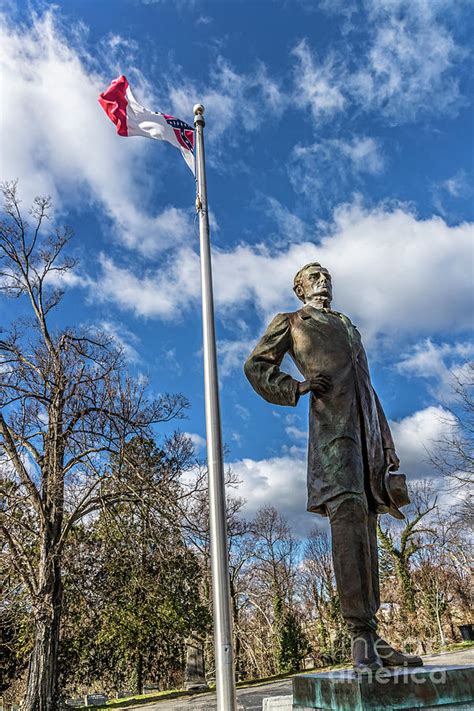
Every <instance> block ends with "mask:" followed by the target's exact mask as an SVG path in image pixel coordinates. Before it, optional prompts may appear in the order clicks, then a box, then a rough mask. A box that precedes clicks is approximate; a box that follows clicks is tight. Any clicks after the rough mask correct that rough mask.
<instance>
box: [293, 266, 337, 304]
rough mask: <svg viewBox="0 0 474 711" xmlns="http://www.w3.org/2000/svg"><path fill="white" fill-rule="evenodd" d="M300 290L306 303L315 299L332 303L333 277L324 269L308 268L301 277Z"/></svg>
mask: <svg viewBox="0 0 474 711" xmlns="http://www.w3.org/2000/svg"><path fill="white" fill-rule="evenodd" d="M299 290H301V296H302V297H303V300H304V302H305V303H308V301H314V300H315V299H324V300H326V299H327V300H328V301H332V284H331V275H330V274H329V272H328V270H327V269H325V268H324V267H316V266H314V267H313V266H311V267H308V269H306V270H305V271H304V272H303V274H302V275H301V285H300V287H299V289H298V291H299Z"/></svg>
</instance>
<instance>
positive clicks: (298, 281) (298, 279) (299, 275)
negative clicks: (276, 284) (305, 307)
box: [293, 262, 323, 301]
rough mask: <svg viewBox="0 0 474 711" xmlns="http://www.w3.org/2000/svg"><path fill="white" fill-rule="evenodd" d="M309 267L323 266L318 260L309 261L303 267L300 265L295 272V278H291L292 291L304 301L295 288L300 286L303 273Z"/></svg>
mask: <svg viewBox="0 0 474 711" xmlns="http://www.w3.org/2000/svg"><path fill="white" fill-rule="evenodd" d="M310 267H320V268H323V267H322V265H321V264H320V263H319V262H310V263H309V264H305V265H304V267H301V269H300V270H299V271H298V272H296V274H295V278H294V279H293V291H294V292H295V294H296V296H297V297H298V299H299V300H300V301H304V299H303V298H302V297H301V296H300V295H299V294H298V293H297V291H296V289H297V288H298V287H299V286H301V282H302V281H303V274H304V273H305V271H306V270H307V269H309V268H310Z"/></svg>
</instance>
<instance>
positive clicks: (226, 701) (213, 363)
mask: <svg viewBox="0 0 474 711" xmlns="http://www.w3.org/2000/svg"><path fill="white" fill-rule="evenodd" d="M193 111H194V125H195V127H196V172H197V196H196V209H197V211H198V213H199V241H200V251H201V288H202V330H203V345H204V392H205V400H206V439H207V461H208V470H209V522H210V540H211V572H212V598H213V610H214V650H215V657H216V685H217V708H218V711H236V700H235V677H234V659H233V657H234V653H233V647H232V617H231V612H230V589H229V550H228V545H227V530H226V507H225V488H224V463H223V457H222V435H221V415H220V407H219V389H218V388H219V386H218V378H217V356H216V334H215V327H214V297H213V293H212V268H211V246H210V240H209V214H208V208H207V185H206V165H205V156H204V125H205V122H204V116H203V114H204V106H202V105H201V104H196V106H195V107H194V109H193Z"/></svg>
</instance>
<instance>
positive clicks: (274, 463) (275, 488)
mask: <svg viewBox="0 0 474 711" xmlns="http://www.w3.org/2000/svg"><path fill="white" fill-rule="evenodd" d="M231 467H232V471H233V473H234V474H235V475H236V477H237V479H238V480H239V481H240V482H241V483H240V484H239V487H238V489H237V492H236V493H237V494H238V495H239V496H242V497H243V498H244V499H245V500H246V503H245V506H244V508H243V512H242V514H243V516H244V517H245V518H252V517H253V516H254V515H255V513H256V512H257V511H258V509H259V508H261V507H262V506H274V507H275V508H276V509H277V510H278V511H280V512H281V513H282V514H283V515H284V516H286V517H287V518H288V519H289V521H290V523H291V526H292V529H293V531H294V533H296V534H297V535H301V536H306V535H308V533H309V530H310V529H311V527H312V526H314V524H315V523H317V522H318V520H319V522H321V519H320V518H319V517H316V516H315V515H314V514H310V513H308V512H307V511H306V461H305V459H304V458H303V457H301V456H296V457H295V456H294V455H293V456H292V455H284V456H281V457H272V458H270V459H261V460H254V459H248V458H246V459H240V460H237V461H234V462H231Z"/></svg>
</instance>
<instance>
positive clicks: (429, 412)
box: [390, 405, 457, 479]
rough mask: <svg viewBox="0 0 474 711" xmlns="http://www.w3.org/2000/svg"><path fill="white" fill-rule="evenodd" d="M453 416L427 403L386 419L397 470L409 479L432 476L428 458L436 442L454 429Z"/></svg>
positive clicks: (434, 475)
mask: <svg viewBox="0 0 474 711" xmlns="http://www.w3.org/2000/svg"><path fill="white" fill-rule="evenodd" d="M456 426H457V420H456V418H455V416H454V415H453V414H452V413H451V412H449V410H446V409H445V408H443V407H441V406H439V405H438V406H431V407H427V408H425V409H424V410H418V411H417V412H415V413H414V414H413V415H409V416H408V417H404V418H403V419H402V420H400V421H399V422H393V421H392V422H390V429H391V430H392V434H393V439H394V441H395V446H396V449H397V453H398V456H399V457H400V462H401V464H400V471H403V472H404V473H406V474H407V475H409V476H410V477H411V478H412V479H423V478H427V477H428V478H429V477H436V476H437V475H438V473H437V471H436V470H435V469H434V468H433V465H432V464H430V461H429V457H430V454H433V453H435V452H436V450H437V447H438V445H437V442H438V441H439V440H440V439H442V438H443V437H445V436H449V434H452V433H453V431H454V430H455V429H456Z"/></svg>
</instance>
